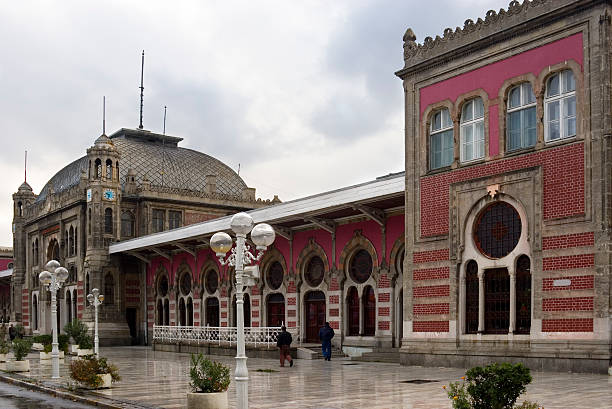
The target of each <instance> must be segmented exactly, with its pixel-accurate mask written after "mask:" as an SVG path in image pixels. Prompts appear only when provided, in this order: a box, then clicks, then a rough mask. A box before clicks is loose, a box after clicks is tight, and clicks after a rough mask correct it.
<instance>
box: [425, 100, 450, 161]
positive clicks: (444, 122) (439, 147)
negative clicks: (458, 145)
mask: <svg viewBox="0 0 612 409" xmlns="http://www.w3.org/2000/svg"><path fill="white" fill-rule="evenodd" d="M454 156H455V145H454V140H453V121H452V120H451V117H450V113H449V112H448V109H447V108H444V109H441V110H439V111H436V112H434V114H433V115H432V117H431V125H430V131H429V168H430V169H438V168H443V167H445V166H450V165H451V163H453V160H454Z"/></svg>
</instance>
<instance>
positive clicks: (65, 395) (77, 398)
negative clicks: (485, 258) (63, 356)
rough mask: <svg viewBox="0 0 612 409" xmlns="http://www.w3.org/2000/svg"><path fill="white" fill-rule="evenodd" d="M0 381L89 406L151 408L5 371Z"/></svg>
mask: <svg viewBox="0 0 612 409" xmlns="http://www.w3.org/2000/svg"><path fill="white" fill-rule="evenodd" d="M17 376H19V377H20V375H17ZM0 382H5V383H8V384H11V385H17V386H21V387H23V388H27V389H30V390H34V391H37V392H42V393H46V394H48V395H52V396H54V397H57V398H60V399H65V400H70V401H73V402H79V403H85V404H88V405H91V406H97V407H100V408H107V409H125V408H134V409H136V408H143V409H144V408H146V409H150V408H153V407H152V406H143V405H140V404H138V403H136V402H126V401H118V400H114V399H110V398H106V397H103V399H104V400H107V401H109V402H104V400H100V399H95V398H94V397H90V396H82V395H76V394H74V393H71V392H67V391H63V390H58V389H55V388H53V387H50V386H46V385H44V384H39V383H33V382H28V381H26V380H23V379H18V378H17V377H16V376H15V375H12V376H11V375H7V373H0ZM85 393H88V392H85Z"/></svg>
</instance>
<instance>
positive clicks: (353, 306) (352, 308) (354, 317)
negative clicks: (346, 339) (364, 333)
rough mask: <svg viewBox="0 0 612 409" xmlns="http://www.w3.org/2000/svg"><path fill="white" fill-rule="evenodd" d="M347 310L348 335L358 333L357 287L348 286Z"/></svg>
mask: <svg viewBox="0 0 612 409" xmlns="http://www.w3.org/2000/svg"><path fill="white" fill-rule="evenodd" d="M346 306H347V310H348V335H359V294H358V293H357V288H355V287H351V288H349V291H348V294H347V296H346Z"/></svg>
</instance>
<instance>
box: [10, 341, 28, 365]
mask: <svg viewBox="0 0 612 409" xmlns="http://www.w3.org/2000/svg"><path fill="white" fill-rule="evenodd" d="M30 349H32V343H31V342H30V341H29V340H26V339H21V338H15V339H14V340H13V353H14V354H15V359H16V360H17V361H23V358H24V357H25V356H26V355H28V354H29V353H30Z"/></svg>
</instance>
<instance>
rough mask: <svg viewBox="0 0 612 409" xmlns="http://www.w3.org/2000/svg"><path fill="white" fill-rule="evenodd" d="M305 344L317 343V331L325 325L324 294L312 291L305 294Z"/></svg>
mask: <svg viewBox="0 0 612 409" xmlns="http://www.w3.org/2000/svg"><path fill="white" fill-rule="evenodd" d="M305 306H306V342H319V329H320V328H321V327H322V326H323V325H325V317H326V314H325V294H323V293H322V292H321V291H313V292H310V293H308V294H306V300H305Z"/></svg>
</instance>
